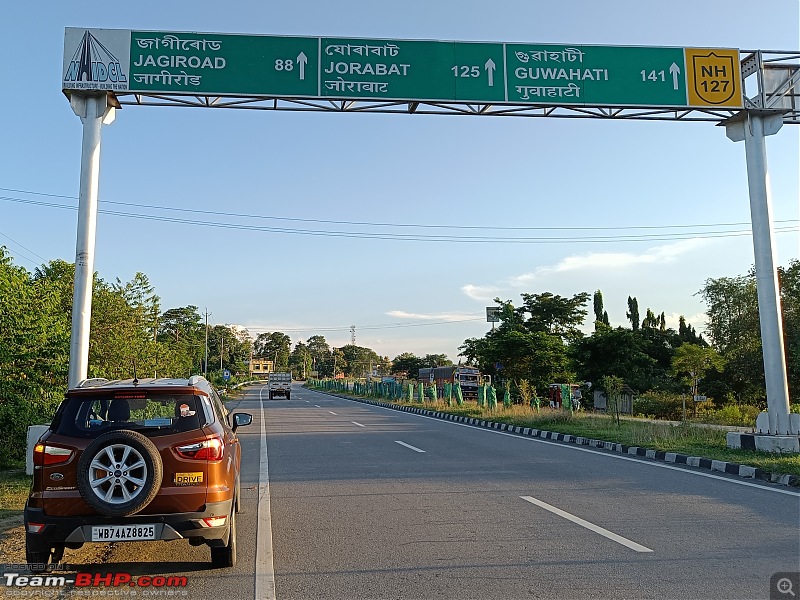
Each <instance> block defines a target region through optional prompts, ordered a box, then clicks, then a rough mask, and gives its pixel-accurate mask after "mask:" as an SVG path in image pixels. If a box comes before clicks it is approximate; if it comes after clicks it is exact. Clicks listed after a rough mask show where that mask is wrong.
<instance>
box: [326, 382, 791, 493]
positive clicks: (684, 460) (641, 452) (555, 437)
mask: <svg viewBox="0 0 800 600" xmlns="http://www.w3.org/2000/svg"><path fill="white" fill-rule="evenodd" d="M314 391H316V392H321V393H323V394H328V395H330V396H337V397H339V398H344V399H346V400H355V401H356V402H363V403H365V404H373V405H375V406H382V407H384V408H390V409H392V410H401V411H411V412H414V413H416V414H420V415H425V416H429V417H433V418H436V419H445V420H452V421H456V422H458V423H464V424H466V425H474V426H476V427H483V428H484V429H497V430H499V431H507V432H509V433H514V434H517V435H520V436H522V437H538V438H542V439H547V440H552V441H554V442H561V443H565V444H577V445H579V446H589V447H591V448H598V449H600V450H605V451H608V452H616V453H619V454H628V455H631V456H638V457H642V458H649V459H651V460H657V461H662V462H668V463H675V464H680V465H686V466H689V467H695V468H699V469H707V470H709V471H717V472H720V473H727V474H729V475H736V476H738V477H743V478H747V479H759V480H761V481H766V482H770V483H777V484H779V485H786V486H791V487H800V477H798V476H797V475H789V474H786V473H772V472H770V471H764V470H763V469H758V468H756V467H751V466H748V465H740V464H738V463H732V462H727V461H723V460H713V459H710V458H704V457H701V456H686V455H684V454H678V453H676V452H662V451H660V450H652V449H649V448H641V447H638V446H626V445H624V444H618V443H616V442H606V441H605V440H593V439H590V438H585V437H577V436H574V435H569V434H564V433H555V432H553V431H543V430H540V429H532V428H530V427H525V428H522V427H515V426H513V425H509V424H508V423H500V422H497V421H485V420H481V419H475V418H473V417H460V416H456V415H451V414H449V413H443V412H439V411H435V410H431V409H427V408H417V407H409V406H402V405H398V404H392V403H390V402H379V401H377V400H368V399H367V398H356V397H353V396H347V395H344V394H337V393H335V392H329V391H326V390H314Z"/></svg>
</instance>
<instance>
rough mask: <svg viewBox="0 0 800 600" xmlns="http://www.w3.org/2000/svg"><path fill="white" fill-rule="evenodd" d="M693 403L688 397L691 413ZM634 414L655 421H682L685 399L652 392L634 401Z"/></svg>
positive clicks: (688, 406) (679, 396)
mask: <svg viewBox="0 0 800 600" xmlns="http://www.w3.org/2000/svg"><path fill="white" fill-rule="evenodd" d="M691 402H692V400H691V398H690V397H687V398H686V410H687V412H689V411H691V408H692V406H691ZM633 412H634V414H637V415H642V416H646V417H652V418H655V419H666V420H669V421H681V420H683V397H682V396H681V395H680V394H671V393H669V392H658V391H652V390H651V391H649V392H645V393H644V394H642V395H641V396H638V397H636V398H635V399H634V401H633Z"/></svg>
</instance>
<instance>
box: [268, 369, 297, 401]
mask: <svg viewBox="0 0 800 600" xmlns="http://www.w3.org/2000/svg"><path fill="white" fill-rule="evenodd" d="M267 388H268V389H269V399H270V400H272V399H273V398H275V396H283V397H284V398H286V399H287V400H291V398H292V374H291V373H270V374H269V380H268V381H267Z"/></svg>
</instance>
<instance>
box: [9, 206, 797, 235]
mask: <svg viewBox="0 0 800 600" xmlns="http://www.w3.org/2000/svg"><path fill="white" fill-rule="evenodd" d="M0 200H4V201H8V202H16V203H21V204H31V205H37V206H46V207H51V208H59V209H66V210H77V207H74V206H65V205H63V204H55V203H50V202H41V201H36V200H26V199H22V198H14V197H9V196H0ZM171 210H178V209H171ZM99 212H100V213H103V214H108V215H113V216H119V217H125V218H134V219H143V220H149V221H157V222H163V223H179V224H184V225H196V226H203V227H215V228H222V229H234V230H240V231H256V232H268V233H282V234H291V235H307V236H319V237H341V238H355V239H379V240H393V241H414V242H451V243H492V244H497V243H513V244H564V243H569V244H576V243H609V242H635V241H671V240H688V239H713V238H723V237H741V236H750V235H752V233H751V231H750V230H749V229H742V230H722V231H693V232H677V233H666V232H665V233H656V234H639V235H612V236H591V237H575V236H574V235H570V236H563V237H499V236H454V235H442V234H437V235H425V234H396V233H370V232H354V231H326V230H313V229H294V228H283V227H268V226H259V225H247V224H241V223H224V222H213V221H199V220H193V219H185V218H176V217H165V216H156V215H146V214H136V213H126V212H121V211H112V210H105V209H100V210H99ZM187 212H189V211H187ZM776 222H778V223H796V222H797V220H796V219H787V220H783V221H776ZM728 225H731V226H732V225H735V224H723V223H719V224H709V225H705V227H720V226H728ZM743 225H744V224H743ZM660 227H661V228H662V229H668V228H671V227H675V228H684V227H688V226H685V225H675V226H660ZM695 227H704V225H695ZM637 228H641V229H649V228H654V227H651V226H643V227H629V228H628V229H637ZM486 229H491V228H488V227H487V228H486ZM540 229H541V228H540ZM554 229H556V228H554ZM557 229H559V230H564V229H565V228H557ZM576 229H578V228H576ZM608 229H612V228H608ZM619 229H625V228H624V227H621V228H619ZM795 231H797V227H796V226H786V227H776V228H775V232H776V233H787V232H795Z"/></svg>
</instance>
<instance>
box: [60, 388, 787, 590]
mask: <svg viewBox="0 0 800 600" xmlns="http://www.w3.org/2000/svg"><path fill="white" fill-rule="evenodd" d="M260 391H261V388H260V387H254V388H250V389H249V390H248V391H247V392H246V395H245V396H244V398H243V399H242V400H241V401H240V402H238V405H237V404H236V403H234V406H235V410H236V411H241V412H250V413H252V414H253V417H254V421H253V424H252V425H251V426H249V427H246V428H242V429H240V430H239V432H240V437H241V439H242V449H243V453H244V454H243V455H244V463H243V471H242V486H243V491H242V501H243V513H242V514H241V515H239V519H238V530H239V535H238V541H239V563H238V565H237V566H236V567H235V568H233V569H216V570H215V569H211V568H210V564H209V562H208V561H209V551H208V549H207V548H205V547H200V548H192V547H190V546H189V545H188V543H185V542H182V541H179V542H168V543H161V542H157V543H119V544H114V545H112V546H110V547H109V549H108V551H107V553H106V555H105V557H104V562H103V564H102V565H97V564H81V565H77V566H76V567H73V568H74V569H76V570H77V571H84V572H90V573H106V572H109V571H113V572H118V571H127V572H130V573H132V574H134V575H155V574H162V575H186V576H187V579H188V586H187V588H185V591H186V594H185V595H183V597H188V598H209V599H210V598H214V599H218V598H241V599H243V600H245V599H248V598H257V599H258V600H264V599H269V598H278V599H279V600H288V599H328V598H330V599H334V598H337V599H339V598H341V599H368V598H375V599H390V598H398V599H399V598H403V599H417V598H419V599H427V598H475V599H478V598H479V599H481V600H485V599H490V598H498V599H500V598H502V599H504V600H511V599H516V598H520V599H522V598H680V599H683V598H686V599H689V598H691V599H695V598H708V599H712V598H769V597H770V587H769V586H770V576H771V575H772V574H774V573H776V572H780V571H798V570H800V536H799V535H798V527H799V526H800V495H798V494H797V492H796V491H795V490H792V489H788V488H783V487H779V486H770V485H759V484H753V483H752V482H747V481H746V480H741V479H738V478H733V477H729V476H725V475H719V474H717V475H710V474H708V473H707V472H702V471H699V470H693V469H691V468H680V467H675V466H672V465H670V466H667V465H664V463H657V462H655V461H648V460H645V459H635V458H631V457H624V456H621V455H619V454H610V453H609V454H606V453H604V452H602V451H599V450H593V449H588V448H582V447H577V446H574V445H564V444H558V443H553V442H549V441H544V440H538V439H533V438H523V437H520V436H514V435H510V434H507V433H505V432H497V431H493V430H486V429H477V428H474V427H469V426H465V425H462V424H456V423H453V422H449V421H441V420H437V419H430V418H425V417H422V416H418V415H413V414H409V413H404V412H398V411H392V410H388V409H383V408H380V407H375V406H371V405H365V404H361V403H357V402H352V401H349V400H345V399H341V398H336V397H333V396H328V395H325V394H322V393H318V392H313V391H309V390H305V389H302V388H299V387H298V386H295V388H294V391H293V393H292V399H291V400H290V401H287V400H283V399H276V400H272V401H270V400H267V399H266V392H265V393H264V394H263V402H262V401H260V400H259V395H260ZM262 410H263V413H262ZM262 414H263V420H262ZM262 425H263V427H262ZM264 434H265V435H266V441H267V443H266V448H264V447H263V446H262V445H261V440H262V436H263V435H264ZM745 484H749V485H745ZM65 561H67V562H72V561H71V560H70V555H69V551H68V552H67V555H66V556H65ZM153 591H155V590H153ZM163 592H166V590H163ZM794 593H800V589H798V590H794ZM181 595H182V593H181ZM139 596H140V597H142V596H143V594H142V592H141V591H140V592H139ZM62 597H69V596H64V595H63V594H62ZM786 598H787V600H788V599H789V598H790V596H786Z"/></svg>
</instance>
